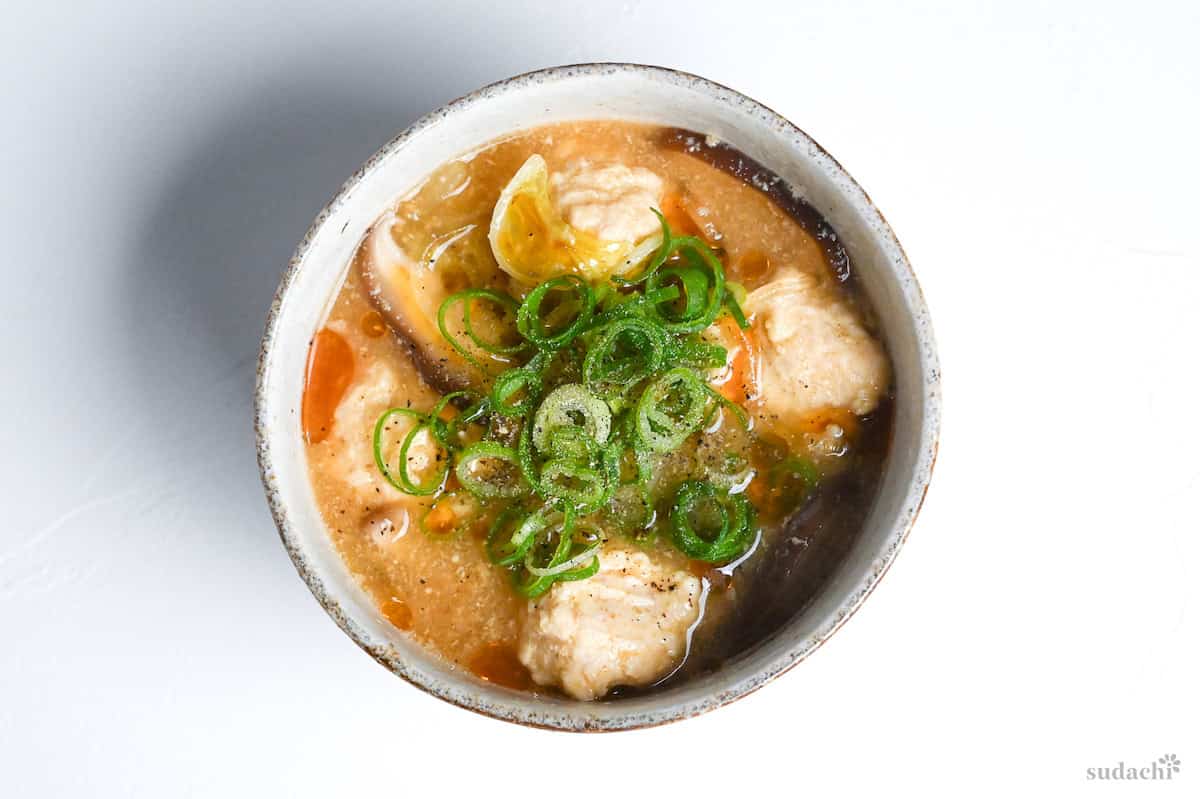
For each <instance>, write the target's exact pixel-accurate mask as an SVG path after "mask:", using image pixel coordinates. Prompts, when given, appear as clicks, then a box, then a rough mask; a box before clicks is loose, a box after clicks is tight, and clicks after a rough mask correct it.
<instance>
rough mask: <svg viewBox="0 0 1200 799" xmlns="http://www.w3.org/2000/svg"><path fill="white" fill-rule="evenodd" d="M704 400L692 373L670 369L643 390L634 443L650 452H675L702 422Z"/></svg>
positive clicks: (699, 386) (688, 370)
mask: <svg viewBox="0 0 1200 799" xmlns="http://www.w3.org/2000/svg"><path fill="white" fill-rule="evenodd" d="M705 399H706V395H705V392H704V384H703V382H702V381H701V380H700V378H699V377H698V376H697V375H696V373H695V372H694V371H692V370H691V369H688V368H686V367H676V368H674V369H671V370H670V371H668V372H667V373H666V374H664V375H663V376H662V377H660V378H658V379H657V380H655V381H654V382H653V383H651V384H650V385H649V386H647V387H646V390H645V391H644V392H642V396H641V398H640V399H638V403H637V407H636V408H635V413H636V427H635V435H636V437H637V439H638V442H639V443H640V444H642V445H643V446H644V447H646V448H647V449H649V450H650V451H652V452H670V451H672V450H674V449H676V448H677V447H679V445H681V444H682V443H683V442H684V441H685V440H687V437H688V436H689V435H691V434H692V432H693V431H695V430H696V428H698V427H699V426H700V423H701V422H702V421H703V420H704V405H705ZM672 413H673V415H672Z"/></svg>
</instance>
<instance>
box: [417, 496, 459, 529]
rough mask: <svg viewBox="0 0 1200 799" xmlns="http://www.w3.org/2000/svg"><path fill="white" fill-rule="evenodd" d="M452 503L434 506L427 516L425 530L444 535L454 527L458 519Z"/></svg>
mask: <svg viewBox="0 0 1200 799" xmlns="http://www.w3.org/2000/svg"><path fill="white" fill-rule="evenodd" d="M451 505H452V503H450V502H441V503H438V504H436V505H434V506H433V508H432V509H431V510H430V511H429V513H428V514H426V516H425V528H426V529H428V530H430V531H431V532H435V533H444V532H447V531H449V530H450V529H452V528H453V527H454V523H455V522H456V521H457V520H458V517H457V516H456V515H455V513H454V508H452V507H451Z"/></svg>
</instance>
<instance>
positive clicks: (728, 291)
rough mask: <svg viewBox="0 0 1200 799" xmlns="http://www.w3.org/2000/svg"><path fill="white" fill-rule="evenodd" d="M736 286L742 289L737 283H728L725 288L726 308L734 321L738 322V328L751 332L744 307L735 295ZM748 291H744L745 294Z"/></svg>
mask: <svg viewBox="0 0 1200 799" xmlns="http://www.w3.org/2000/svg"><path fill="white" fill-rule="evenodd" d="M734 286H737V287H738V288H739V289H742V287H741V286H740V285H738V284H737V283H728V284H726V287H725V307H726V308H728V309H729V315H730V316H732V317H733V321H735V322H737V326H738V327H740V328H741V329H742V330H749V329H750V323H749V322H747V321H746V314H744V313H743V312H742V306H741V304H740V303H739V302H738V300H737V295H736V294H735V293H734V290H733V289H734ZM745 292H746V290H745V289H742V293H743V294H745Z"/></svg>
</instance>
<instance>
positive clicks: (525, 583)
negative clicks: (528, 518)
mask: <svg viewBox="0 0 1200 799" xmlns="http://www.w3.org/2000/svg"><path fill="white" fill-rule="evenodd" d="M549 526H551V525H547V527H549ZM555 526H557V528H558V529H557V533H556V539H557V541H556V544H555V547H554V551H553V553H552V554H551V556H550V558H549V560H548V561H547V562H546V564H545V565H544V566H539V565H538V564H537V560H536V556H537V550H536V549H535V550H531V551H529V552H527V553H526V555H525V563H524V565H525V569H524V571H523V572H517V573H516V574H515V575H514V583H513V584H514V587H515V588H516V590H517V591H518V592H519V593H521V594H523V595H524V596H526V597H529V598H530V599H536V598H537V597H539V596H541V595H542V594H544V593H546V591H548V590H550V587H551V586H552V585H554V583H556V582H569V581H571V580H585V579H587V578H588V577H591V576H592V575H594V574H595V573H596V572H598V571H599V570H600V558H599V557H598V556H597V554H596V552H597V551H598V549H599V546H600V544H599V543H595V544H592V545H591V546H588V547H587V548H586V549H585V550H584V552H586V553H587V554H588V555H589V556H590V558H588V557H583V558H579V557H578V555H572V550H573V549H574V538H575V514H574V512H573V511H572V510H570V508H568V509H567V510H565V511H564V512H563V519H562V522H561V523H560V524H558V525H555ZM543 529H544V528H543ZM578 554H579V555H582V554H583V553H578ZM577 559H578V562H579V563H584V562H587V561H589V560H590V562H587V565H585V566H579V565H577V564H576V560H577ZM564 563H570V564H571V566H570V567H569V568H567V569H560V568H559V567H560V566H562V565H563V564H564ZM536 572H543V574H540V575H539V574H537V573H536ZM545 572H553V573H552V574H546V573H545Z"/></svg>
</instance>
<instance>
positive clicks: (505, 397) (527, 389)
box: [491, 367, 542, 416]
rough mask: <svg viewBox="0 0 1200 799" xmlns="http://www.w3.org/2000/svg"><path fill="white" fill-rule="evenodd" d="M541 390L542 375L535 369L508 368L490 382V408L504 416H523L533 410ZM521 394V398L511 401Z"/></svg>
mask: <svg viewBox="0 0 1200 799" xmlns="http://www.w3.org/2000/svg"><path fill="white" fill-rule="evenodd" d="M541 390H542V377H541V375H539V374H538V373H537V372H536V371H534V370H532V369H529V368H528V367H523V368H520V369H509V370H508V371H507V372H504V373H502V374H501V375H500V376H499V377H497V378H496V382H495V383H493V384H492V396H491V401H492V408H494V409H495V411H496V412H497V413H500V414H503V415H505V416H524V415H526V414H527V413H529V412H530V411H531V410H533V404H534V402H536V401H537V396H538V394H540V393H541ZM521 394H523V395H524V396H523V398H522V399H519V400H518V401H516V402H513V401H512V399H513V397H517V396H519V395H521Z"/></svg>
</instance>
